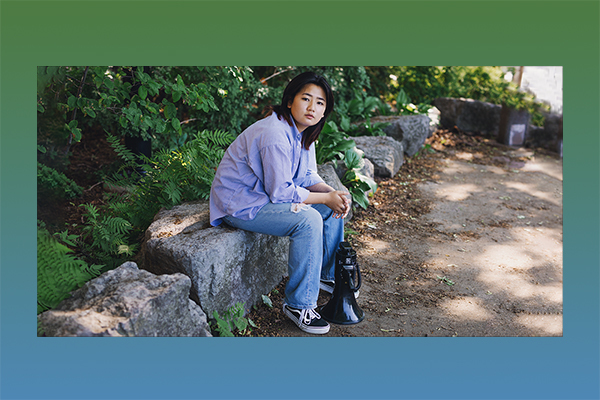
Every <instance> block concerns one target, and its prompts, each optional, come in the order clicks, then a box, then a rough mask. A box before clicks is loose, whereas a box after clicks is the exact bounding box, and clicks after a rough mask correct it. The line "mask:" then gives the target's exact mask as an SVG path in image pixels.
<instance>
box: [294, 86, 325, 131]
mask: <svg viewBox="0 0 600 400" xmlns="http://www.w3.org/2000/svg"><path fill="white" fill-rule="evenodd" d="M325 106H326V104H325V91H323V89H321V87H320V86H317V85H314V84H312V83H309V84H308V85H306V86H304V87H303V88H302V89H300V91H299V92H298V93H297V94H296V96H295V97H294V100H292V101H291V102H290V103H289V104H288V108H289V109H290V111H291V113H292V117H294V121H296V127H297V128H298V131H300V132H303V131H304V130H305V129H306V128H308V127H309V126H313V125H316V124H318V123H319V121H320V120H321V118H323V115H324V114H325Z"/></svg>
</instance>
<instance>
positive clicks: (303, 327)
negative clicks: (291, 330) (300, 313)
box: [283, 305, 330, 335]
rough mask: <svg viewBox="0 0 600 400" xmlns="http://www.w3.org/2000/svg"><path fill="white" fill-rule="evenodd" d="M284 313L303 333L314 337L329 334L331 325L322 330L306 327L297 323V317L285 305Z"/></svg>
mask: <svg viewBox="0 0 600 400" xmlns="http://www.w3.org/2000/svg"><path fill="white" fill-rule="evenodd" d="M283 312H284V313H285V315H287V316H288V317H289V318H290V319H291V320H292V321H293V322H294V323H295V324H296V326H298V328H300V330H301V331H304V332H306V333H312V334H313V335H324V334H326V333H327V332H329V329H330V326H329V324H327V326H324V327H322V328H313V327H310V326H306V325H304V324H302V323H298V322H297V321H296V316H295V315H294V314H292V313H291V312H290V311H288V309H287V308H286V307H285V305H284V306H283Z"/></svg>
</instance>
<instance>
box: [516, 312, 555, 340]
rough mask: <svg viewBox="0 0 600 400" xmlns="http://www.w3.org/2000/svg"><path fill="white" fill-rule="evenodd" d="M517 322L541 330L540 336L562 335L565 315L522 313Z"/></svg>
mask: <svg viewBox="0 0 600 400" xmlns="http://www.w3.org/2000/svg"><path fill="white" fill-rule="evenodd" d="M516 321H517V323H519V324H521V325H523V326H525V327H527V328H529V329H531V330H536V331H540V332H541V333H540V336H557V335H559V336H562V332H563V317H562V315H556V314H549V315H535V314H531V315H530V314H522V315H519V316H518V317H517V319H516Z"/></svg>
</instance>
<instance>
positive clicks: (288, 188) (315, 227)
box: [210, 72, 350, 334]
mask: <svg viewBox="0 0 600 400" xmlns="http://www.w3.org/2000/svg"><path fill="white" fill-rule="evenodd" d="M332 110H333V92H332V91H331V88H330V86H329V84H328V83H327V81H326V80H325V79H324V78H323V77H321V76H319V75H316V74H314V73H312V72H305V73H302V74H300V75H298V76H296V77H295V78H294V79H293V80H292V81H291V82H290V83H289V84H288V85H287V87H286V88H285V91H284V92H283V98H282V100H281V104H280V105H277V106H274V107H272V113H271V114H270V115H269V116H267V117H266V118H264V119H262V120H260V121H258V122H256V123H254V124H253V125H251V126H250V127H248V129H246V130H245V131H244V132H242V133H241V134H240V135H239V136H238V137H237V139H236V140H235V141H234V142H233V143H232V144H231V145H230V146H229V148H228V149H227V151H226V152H225V155H224V157H223V159H222V160H221V163H220V165H219V168H218V169H217V173H216V176H215V179H214V181H213V184H212V188H211V194H210V221H211V224H212V225H213V226H217V225H219V224H220V223H221V222H225V223H226V224H228V225H230V226H232V227H235V228H240V229H244V230H248V231H252V232H259V233H265V234H268V235H275V236H289V237H290V250H289V259H288V274H289V282H288V283H287V285H286V288H285V301H284V304H283V311H284V312H285V314H286V315H287V316H288V317H289V318H290V319H292V320H293V321H294V322H295V323H296V324H297V325H298V327H299V328H300V329H301V330H303V331H305V332H308V333H313V334H324V333H327V332H329V324H328V323H327V322H326V321H325V320H324V319H322V318H321V316H320V315H319V314H318V313H317V312H316V310H315V308H316V307H317V298H318V295H319V289H320V288H323V289H324V290H327V291H328V292H332V291H333V286H334V285H333V280H334V262H335V252H336V250H337V248H338V245H339V243H340V242H341V241H343V239H344V217H345V216H346V215H347V214H348V211H349V208H350V201H349V199H348V197H347V196H348V193H347V192H345V191H336V190H334V189H333V188H332V187H331V186H329V185H327V184H326V183H325V182H323V179H321V177H319V175H317V172H316V167H317V165H316V159H315V148H314V142H315V140H317V138H318V137H319V133H320V132H321V129H322V128H323V125H324V124H325V120H326V118H327V117H328V116H329V114H330V113H331V111H332Z"/></svg>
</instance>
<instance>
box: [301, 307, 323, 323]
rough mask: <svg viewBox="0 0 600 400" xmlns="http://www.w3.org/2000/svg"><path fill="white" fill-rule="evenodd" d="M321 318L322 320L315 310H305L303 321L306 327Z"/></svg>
mask: <svg viewBox="0 0 600 400" xmlns="http://www.w3.org/2000/svg"><path fill="white" fill-rule="evenodd" d="M319 318H321V317H320V316H319V314H317V313H316V312H315V310H313V309H309V310H303V313H302V321H303V322H304V323H305V324H306V325H310V321H312V320H313V319H319Z"/></svg>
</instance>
